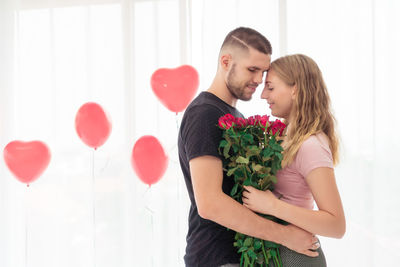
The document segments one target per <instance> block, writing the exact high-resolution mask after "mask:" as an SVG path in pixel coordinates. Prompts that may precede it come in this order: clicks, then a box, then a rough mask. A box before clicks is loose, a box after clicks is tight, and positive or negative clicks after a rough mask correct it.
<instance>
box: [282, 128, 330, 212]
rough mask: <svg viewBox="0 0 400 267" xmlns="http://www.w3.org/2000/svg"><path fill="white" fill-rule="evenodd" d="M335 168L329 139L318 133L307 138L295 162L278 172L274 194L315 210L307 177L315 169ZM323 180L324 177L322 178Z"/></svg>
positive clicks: (284, 199)
mask: <svg viewBox="0 0 400 267" xmlns="http://www.w3.org/2000/svg"><path fill="white" fill-rule="evenodd" d="M320 167H329V168H333V160H332V153H331V150H330V148H329V140H328V137H327V136H326V135H325V134H324V133H318V134H316V135H312V136H310V137H309V138H307V139H306V140H305V141H304V142H303V144H302V145H301V147H300V149H299V151H298V152H297V155H296V157H295V159H294V160H293V162H292V163H291V164H289V165H288V166H286V167H285V168H283V169H282V170H280V171H278V173H277V175H276V176H277V178H278V182H277V183H276V185H275V189H274V194H275V195H276V196H277V197H278V196H280V195H282V197H281V200H283V201H285V202H287V203H290V204H293V205H296V206H300V207H303V208H307V209H313V207H314V198H313V196H312V194H311V191H310V188H309V187H308V184H307V181H306V179H305V178H306V177H307V175H308V174H309V173H310V172H311V171H312V170H314V169H316V168H320ZM321 179H323V177H321Z"/></svg>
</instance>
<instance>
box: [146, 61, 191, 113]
mask: <svg viewBox="0 0 400 267" xmlns="http://www.w3.org/2000/svg"><path fill="white" fill-rule="evenodd" d="M198 87H199V75H198V73H197V71H196V69H195V68H193V67H192V66H189V65H183V66H180V67H178V68H175V69H158V70H156V71H155V72H154V73H153V75H152V76H151V88H152V89H153V92H154V94H155V95H156V96H157V98H158V99H159V100H160V101H161V103H162V104H163V105H164V106H165V107H166V108H168V109H169V110H171V111H173V112H176V113H178V112H180V111H182V110H184V109H185V108H186V107H187V106H188V105H189V103H190V101H191V100H192V99H193V97H194V96H195V94H196V91H197V88H198Z"/></svg>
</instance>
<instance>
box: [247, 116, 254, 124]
mask: <svg viewBox="0 0 400 267" xmlns="http://www.w3.org/2000/svg"><path fill="white" fill-rule="evenodd" d="M255 123H256V119H255V118H254V116H250V117H248V118H247V125H255Z"/></svg>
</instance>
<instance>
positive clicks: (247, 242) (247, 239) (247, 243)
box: [243, 237, 253, 247]
mask: <svg viewBox="0 0 400 267" xmlns="http://www.w3.org/2000/svg"><path fill="white" fill-rule="evenodd" d="M252 243H253V238H252V237H248V238H246V239H245V240H244V243H243V246H246V247H250V246H251V244H252Z"/></svg>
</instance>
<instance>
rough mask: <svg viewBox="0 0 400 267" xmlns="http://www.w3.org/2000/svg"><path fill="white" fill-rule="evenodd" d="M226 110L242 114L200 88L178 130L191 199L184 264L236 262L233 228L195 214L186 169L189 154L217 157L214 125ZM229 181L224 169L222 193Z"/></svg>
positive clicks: (193, 266)
mask: <svg viewBox="0 0 400 267" xmlns="http://www.w3.org/2000/svg"><path fill="white" fill-rule="evenodd" d="M227 113H230V114H232V115H233V116H235V117H243V115H242V114H241V113H240V112H239V111H238V110H236V109H235V108H234V107H232V106H230V105H228V104H227V103H225V102H224V101H222V100H221V99H219V98H218V97H217V96H215V95H214V94H212V93H209V92H202V93H200V94H199V96H198V97H196V99H194V100H193V101H192V103H191V104H190V105H189V106H188V107H187V109H186V111H185V114H184V116H183V119H182V123H181V127H180V130H179V137H178V147H179V161H180V165H181V169H182V172H183V176H184V177H185V182H186V187H187V190H188V193H189V198H190V201H191V206H190V212H189V230H188V234H187V237H186V241H187V246H186V255H185V264H186V266H187V267H214V266H220V265H223V264H227V263H238V262H239V256H238V253H237V252H236V249H235V248H234V247H233V242H234V236H235V231H232V230H229V231H228V230H227V228H226V227H224V226H222V225H219V224H217V223H215V222H213V221H210V220H205V219H203V218H201V217H200V216H199V214H198V211H197V205H196V202H195V199H194V193H193V186H192V179H191V176H190V169H189V161H190V160H191V159H193V158H196V157H200V156H205V155H210V156H215V157H218V158H221V156H220V155H219V153H218V146H219V143H220V141H221V139H222V130H221V129H219V128H218V119H219V118H220V117H221V116H223V115H225V114H227ZM233 185H234V181H233V179H232V177H227V176H226V173H225V172H224V179H223V183H222V190H223V191H224V192H225V194H227V195H229V194H230V191H231V189H232V187H233Z"/></svg>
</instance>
